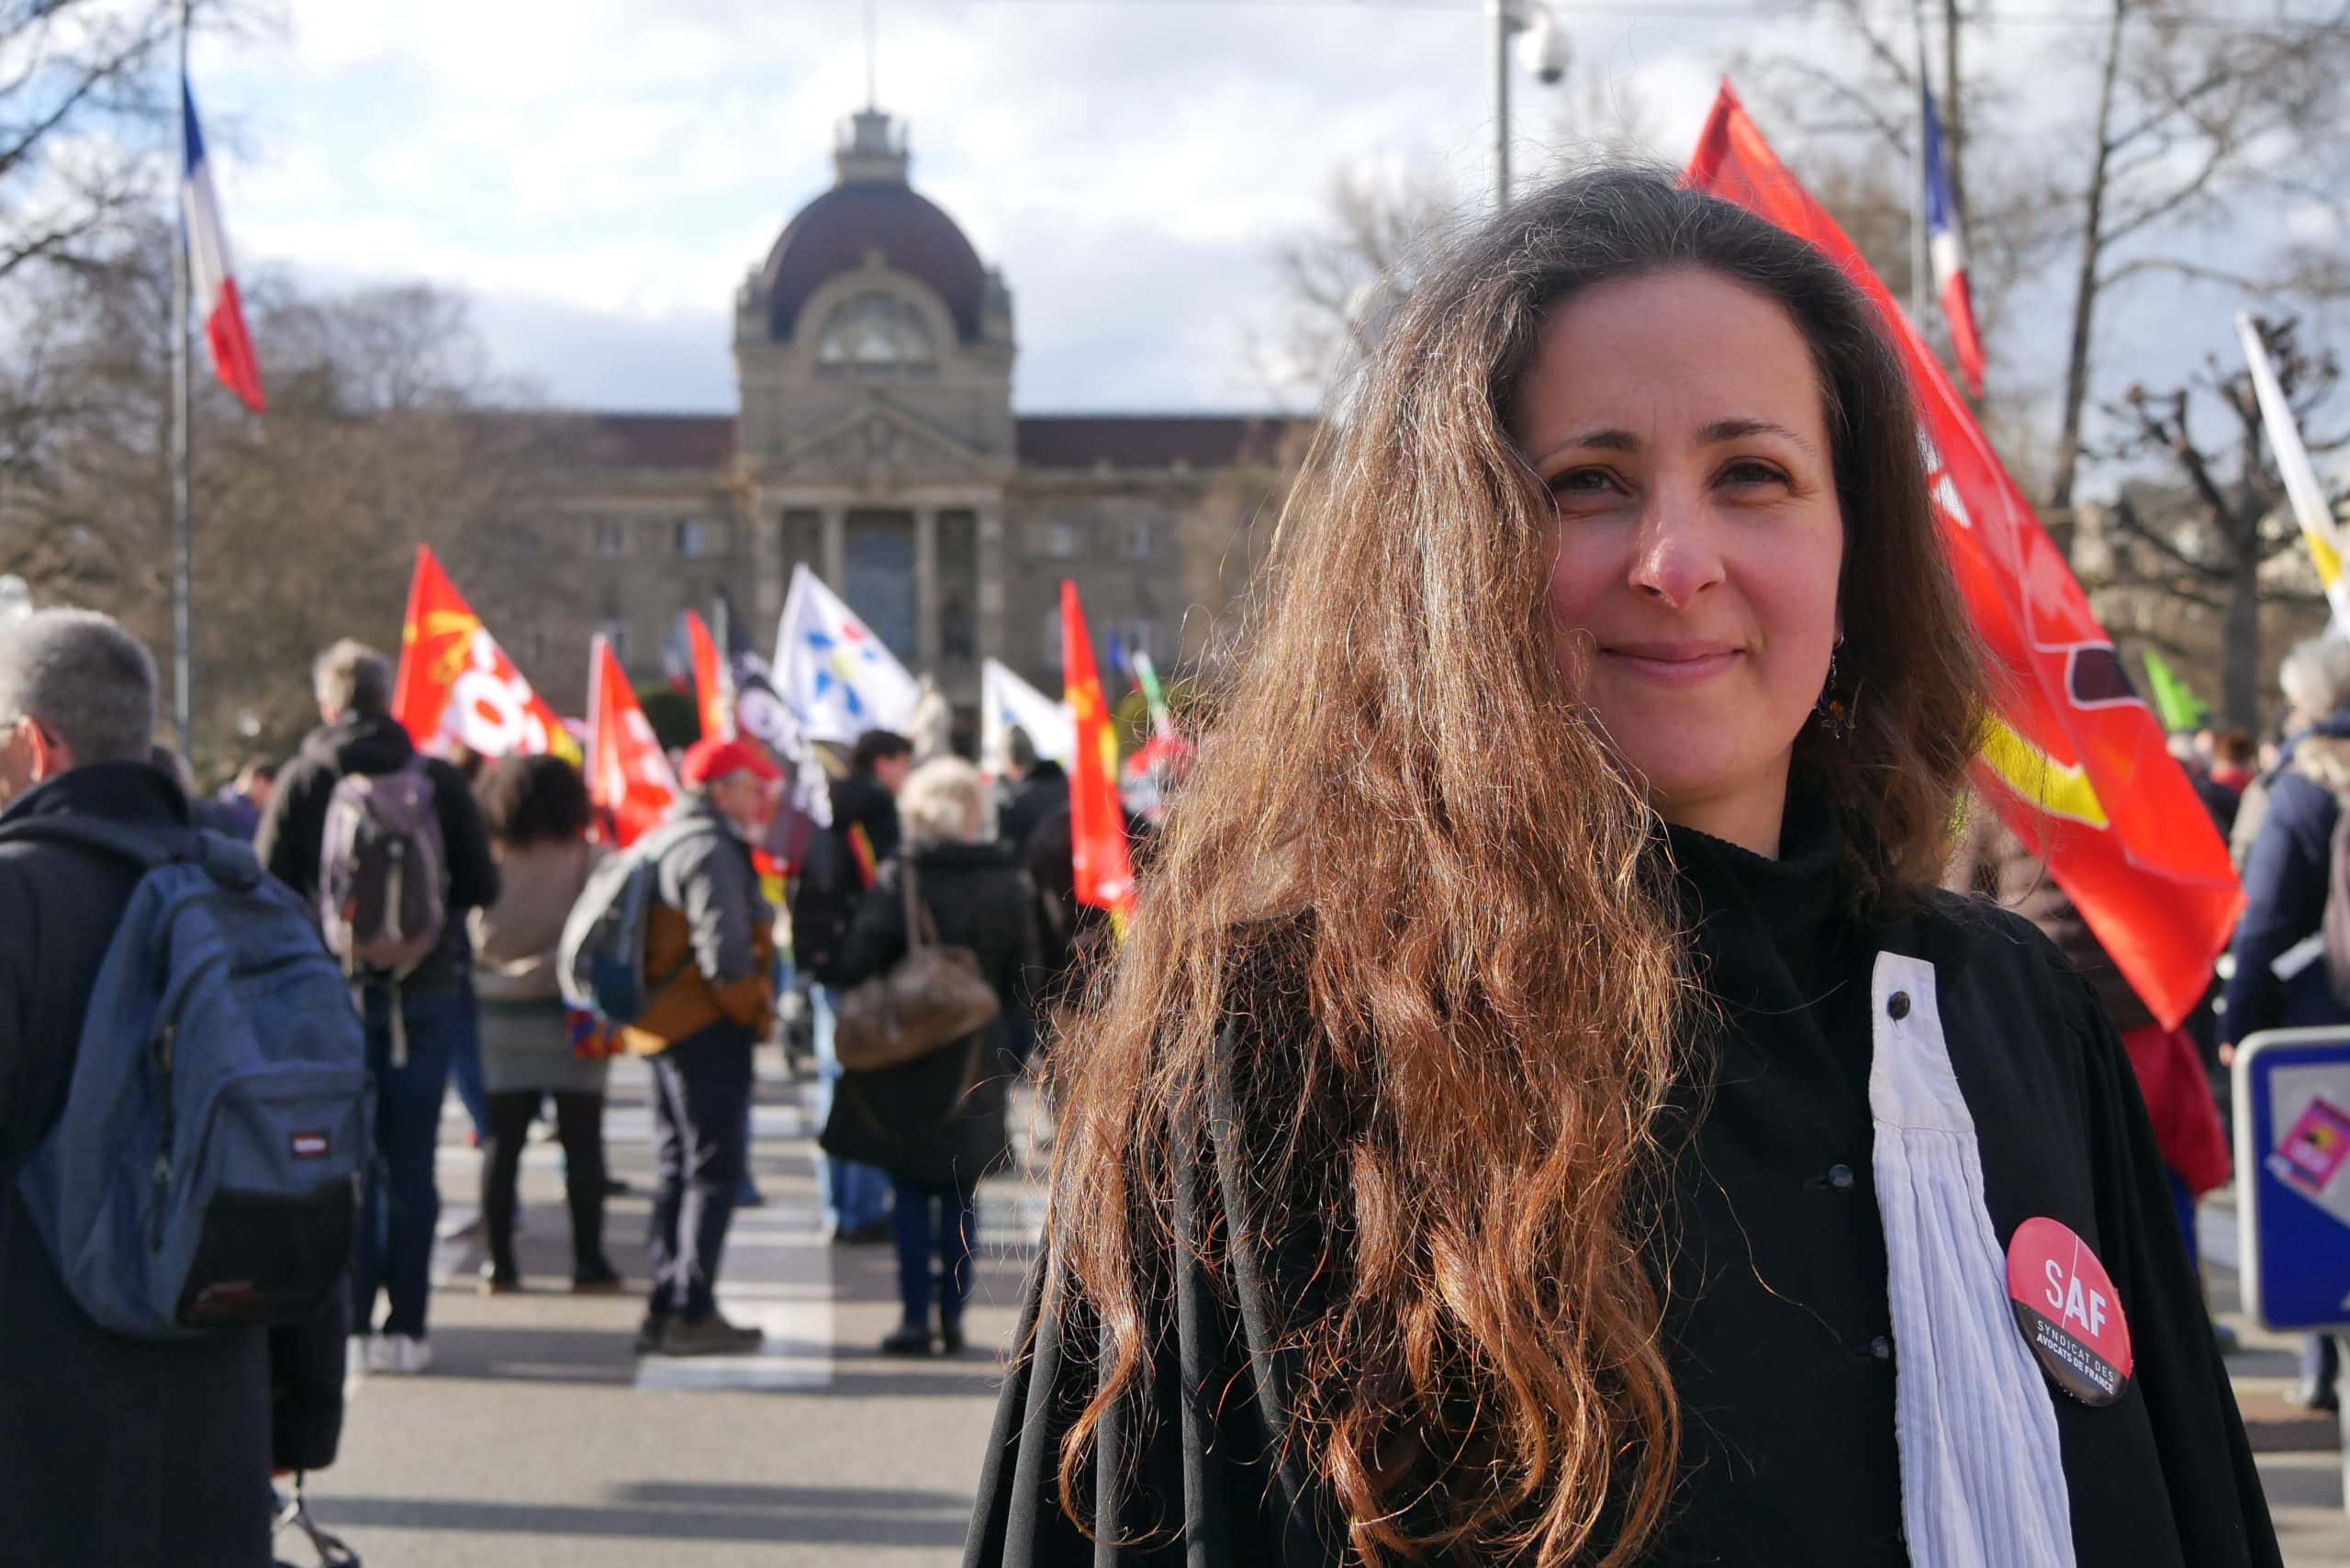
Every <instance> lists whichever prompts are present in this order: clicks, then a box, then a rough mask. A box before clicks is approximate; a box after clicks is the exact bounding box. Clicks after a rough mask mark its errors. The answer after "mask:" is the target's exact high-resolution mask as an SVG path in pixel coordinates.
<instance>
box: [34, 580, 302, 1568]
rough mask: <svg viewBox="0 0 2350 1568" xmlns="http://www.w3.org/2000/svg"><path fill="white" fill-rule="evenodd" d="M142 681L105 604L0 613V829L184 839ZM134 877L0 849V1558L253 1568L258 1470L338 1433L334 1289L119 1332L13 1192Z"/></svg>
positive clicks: (40, 850)
mask: <svg viewBox="0 0 2350 1568" xmlns="http://www.w3.org/2000/svg"><path fill="white" fill-rule="evenodd" d="M154 682H155V677H154V668H153V666H152V664H151V662H150V661H149V658H148V655H147V652H146V650H145V649H144V648H142V647H140V644H138V643H137V642H136V641H135V640H134V639H132V638H131V637H130V636H129V634H127V633H124V632H123V631H122V629H121V628H120V627H118V626H117V625H116V624H115V623H114V622H111V621H108V620H106V618H105V617H103V616H97V615H92V614H88V613H86V612H84V611H79V610H42V611H39V612H37V613H35V614H33V615H31V616H29V617H27V618H24V619H21V620H18V621H16V622H5V623H0V827H6V826H8V825H11V824H14V823H22V822H28V821H30V820H33V819H36V818H39V817H43V816H48V815H51V814H72V815H87V816H91V817H95V818H99V819H103V820H105V821H107V822H111V823H123V824H128V825H135V826H139V827H142V828H151V829H154V830H157V831H159V832H169V831H172V830H174V829H182V830H184V829H186V828H187V827H188V826H189V825H190V818H189V812H188V801H187V798H186V796H185V794H184V793H183V792H182V791H181V790H180V788H179V785H178V783H177V781H176V780H174V779H172V778H168V777H166V776H165V775H164V774H163V773H162V772H160V771H158V770H157V769H156V768H155V767H152V766H151V764H150V762H149V760H148V756H149V753H148V734H149V732H150V730H151V728H152V726H153V724H154V710H155V684H154ZM138 880H139V873H138V871H137V870H136V869H135V868H132V867H131V866H130V865H129V864H128V863H126V862H122V861H118V860H116V859H114V858H113V857H108V856H103V855H98V854H95V853H93V852H91V851H89V850H86V849H84V848H81V847H79V846H65V845H59V844H51V843H36V842H30V841H27V842H18V843H5V842H0V1559H6V1561H8V1562H23V1563H28V1564H31V1563H52V1562H53V1563H72V1564H73V1565H75V1568H167V1565H176V1564H180V1563H194V1562H202V1563H206V1564H208V1565H218V1568H265V1565H266V1564H267V1563H268V1562H270V1561H271V1552H270V1518H271V1495H270V1471H271V1469H272V1468H273V1462H274V1464H275V1465H276V1466H277V1467H279V1468H295V1467H300V1468H304V1469H316V1468H319V1467H322V1466H324V1465H326V1464H328V1463H330V1462H332V1460H333V1458H334V1453H335V1448H336V1444H337V1442H338V1440H339V1439H340V1437H341V1428H342V1376H343V1367H342V1354H343V1336H342V1327H343V1312H342V1303H341V1298H340V1296H339V1295H338V1296H337V1297H336V1298H335V1299H334V1300H331V1301H330V1302H329V1304H328V1305H327V1306H326V1307H325V1309H323V1310H322V1312H321V1313H320V1315H319V1317H318V1319H316V1320H315V1321H314V1322H313V1323H311V1324H310V1325H308V1326H305V1327H296V1328H289V1329H280V1330H274V1331H273V1330H263V1329H246V1330H239V1331H235V1332H224V1333H211V1334H206V1335H203V1336H200V1337H198V1338H189V1339H178V1340H148V1339H134V1338H128V1337H126V1336H123V1335H119V1334H115V1333H112V1332H110V1331H108V1330H106V1329H104V1328H101V1327H99V1326H98V1325H97V1324H95V1322H93V1321H91V1319H90V1318H89V1317H88V1316H86V1315H85V1314H84V1312H83V1311H82V1309H81V1307H80V1306H79V1305H76V1304H75V1302H74V1300H73V1296H72V1295H71V1294H69V1293H68V1291H67V1289H66V1286H65V1283H64V1282H63V1280H62V1279H61V1278H60V1277H59V1275H58V1271H57V1269H56V1266H55V1264H54V1263H53V1262H52V1261H51V1260H50V1256H49V1251H48V1249H47V1248H46V1247H45V1246H44V1245H43V1244H42V1242H41V1240H40V1238H39V1233H38V1232H37V1231H36V1230H35V1229H34V1227H33V1224H32V1220H31V1216H30V1215H28V1214H27V1213H26V1212H25V1210H24V1207H23V1204H22V1203H21V1202H20V1201H19V1199H18V1197H17V1191H16V1172H17V1170H18V1169H19V1168H20V1166H21V1164H22V1162H23V1161H24V1160H25V1159H27V1157H28V1156H29V1155H30V1154H31V1153H32V1152H33V1151H34V1150H35V1149H36V1148H39V1145H40V1144H41V1142H42V1140H43V1139H44V1138H46V1137H48V1136H49V1133H50V1129H51V1128H52V1127H53V1126H55V1125H56V1124H57V1121H58V1119H59V1117H60V1116H61V1115H62V1114H63V1111H64V1108H65V1100H66V1092H67V1089H68V1087H69V1085H70V1084H71V1081H72V1079H73V1066H74V1059H75V1056H76V1053H77V1051H78V1048H79V1046H80V1042H81V1034H82V1021H83V1016H84V1013H85V1012H86V1011H87V1009H88V1006H89V1002H90V996H91V992H92V991H93V989H94V988H95V984H96V981H97V975H98V968H99V965H100V963H101V961H102V960H103V959H104V958H105V957H106V948H107V946H108V944H109V942H110V941H111V940H112V938H113V936H114V932H115V928H116V926H117V924H119V923H120V921H121V918H122V913H123V911H124V909H125V907H126V906H127V905H128V904H129V900H130V893H131V889H132V888H133V887H134V886H135V885H136V884H137V882H138ZM273 1406H274V1409H273Z"/></svg>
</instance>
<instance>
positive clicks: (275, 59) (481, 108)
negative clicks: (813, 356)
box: [195, 0, 1755, 411]
mask: <svg viewBox="0 0 2350 1568" xmlns="http://www.w3.org/2000/svg"><path fill="white" fill-rule="evenodd" d="M1725 9H1729V10H1736V9H1738V7H1736V6H1727V7H1726V6H1722V5H1720V4H1718V3H1715V4H1705V5H1698V4H1689V5H1679V6H1676V5H1671V4H1662V5H1643V4H1639V0H1628V3H1627V4H1623V5H1618V6H1613V7H1607V6H1601V7H1598V8H1597V9H1596V12H1593V11H1585V12H1583V13H1581V14H1578V15H1576V16H1575V17H1574V18H1573V22H1572V27H1573V32H1574V37H1575V44H1576V49H1577V53H1578V58H1579V60H1580V61H1581V62H1582V67H1583V71H1584V72H1585V73H1587V74H1588V75H1589V77H1590V78H1592V79H1595V80H1597V81H1600V82H1603V83H1606V84H1608V85H1609V87H1610V88H1611V89H1612V90H1620V91H1623V92H1627V93H1630V94H1633V95H1637V96H1638V98H1639V101H1640V103H1641V105H1642V106H1643V113H1644V116H1645V118H1646V119H1647V120H1648V122H1649V123H1650V124H1651V127H1652V129H1655V131H1656V132H1657V133H1658V141H1659V144H1660V145H1659V147H1658V151H1659V152H1660V153H1661V154H1663V155H1667V156H1670V157H1672V158H1673V159H1674V160H1676V161H1677V160H1678V159H1679V158H1680V157H1682V156H1684V154H1685V151H1686V149H1687V147H1688V144H1689V143H1690V141H1691V140H1692V139H1693V138H1694V136H1695V132H1696V129H1697V127H1698V125H1699V122H1700V121H1701V119H1702V118H1703V115H1704V110H1705V106H1706V104H1707V99H1708V97H1709V96H1710V94H1711V91H1712V84H1713V82H1714V79H1715V78H1716V76H1717V75H1718V73H1719V72H1720V70H1721V68H1722V65H1723V63H1724V62H1725V61H1726V60H1727V59H1728V58H1729V54H1730V53H1731V51H1732V50H1734V49H1735V47H1736V46H1737V45H1738V43H1739V42H1740V41H1742V40H1743V39H1745V38H1747V37H1749V36H1751V32H1752V29H1753V28H1754V26H1755V24H1753V23H1751V22H1747V23H1743V24H1735V25H1733V24H1730V23H1726V22H1724V21H1722V20H1719V19H1717V18H1712V17H1708V16H1707V15H1706V14H1707V13H1715V12H1719V11H1722V10H1725ZM287 10H288V25H287V27H286V28H285V30H284V32H283V34H282V35H280V36H276V37H269V38H263V39H241V40H238V41H237V42H236V43H235V44H234V45H233V46H231V45H229V44H227V43H207V44H205V45H201V46H199V49H198V51H197V55H196V62H195V73H196V86H197V93H198V101H199V105H200V106H201V107H202V109H203V110H204V112H205V114H206V116H207V118H208V119H210V120H213V121H216V122H218V124H219V125H220V126H221V128H222V129H221V131H220V132H219V133H218V135H217V136H216V138H215V140H218V141H220V142H222V143H223V144H224V145H223V146H222V147H221V148H220V150H219V152H218V157H219V161H220V162H221V165H222V167H221V169H220V171H219V174H218V178H219V181H220V184H221V189H222V200H223V203H224V205H225V206H226V207H227V211H228V216H229V224H230V230H231V234H232V236H233V239H234V242H235V244H236V247H237V251H238V255H239V260H240V263H241V264H243V265H246V266H249V267H251V266H255V265H270V266H280V267H285V268H287V269H289V270H291V271H293V272H294V273H295V274H297V275H298V276H300V277H302V278H304V279H305V280H306V281H309V282H312V283H315V284H319V285H324V286H336V285H342V284H353V283H358V282H362V281H372V280H380V279H394V278H407V277H417V276H422V277H426V278H430V279H432V280H434V281H436V282H440V283H442V284H446V285H450V286H456V287H459V288H461V289H463V290H464V291H465V292H466V293H467V294H468V295H470V296H471V297H472V298H473V300H474V303H475V310H476V320H477V322H478V324H479V326H480V327H481V329H482V330H483V332H484V335H485V336H486V338H487V341H488V342H489V345H490V348H491V351H492V353H493V354H494V355H495V357H496V359H497V361H498V364H499V365H500V367H501V368H502V369H505V370H507V371H509V372H512V373H516V374H519V375H524V376H527V377H529V378H530V379H532V381H534V382H536V383H537V384H538V385H539V386H540V387H541V388H542V389H543V392H544V393H545V394H546V395H547V396H548V397H550V398H552V399H554V401H556V402H560V403H567V404H577V405H594V406H603V407H634V408H645V409H729V408H732V407H733V369H732V364H731V362H730V358H729V354H728V351H727V334H728V331H729V330H730V325H731V314H730V313H731V305H732V299H733V291H734V289H735V287H736V286H738V285H739V284H740V283H741V282H742V280H743V277H744V274H745V272H746V271H747V270H748V269H750V268H751V267H752V266H754V265H755V263H757V262H758V261H759V260H760V259H761V258H762V257H763V256H764V255H765V253H766V252H767V247H768V246H769V244H770V243H771V242H772V241H773V240H774V238H775V235H776V233H777V231H778V230H779V229H780V228H781V227H782V225H783V224H784V222H785V221H786V220H787V219H788V218H789V217H790V216H791V214H792V212H793V211H794V210H796V209H797V208H798V207H800V205H801V204H802V203H804V202H805V201H807V200H808V199H809V198H811V196H815V195H816V194H817V193H818V192H820V191H822V189H823V188H824V187H825V186H826V185H829V184H830V183H831V180H832V167H831V161H830V151H831V148H832V144H833V139H834V126H835V124H836V123H837V122H838V120H839V119H840V118H841V117H842V116H844V115H845V114H846V113H847V112H848V111H850V110H852V109H854V108H856V107H857V106H860V105H861V103H862V102H863V99H864V95H865V72H866V66H865V27H864V7H863V5H862V4H861V0H764V3H758V4H752V3H747V0H745V3H732V0H560V3H556V0H406V3H404V4H402V5H399V6H377V5H353V4H351V3H349V0H291V4H290V5H289V6H288V7H287ZM1480 13H1481V7H1480V6H1479V5H1478V4H1477V0H1416V3H1411V4H1404V5H1396V4H1392V3H1386V0H1367V3H1361V4H1351V5H1349V4H1343V3H1338V4H1333V3H1329V0H1319V3H1306V4H1299V3H1294V0H880V7H879V17H880V20H879V28H878V32H879V38H880V47H879V62H878V76H879V96H880V101H881V106H883V107H884V108H886V109H889V110H890V111H892V112H893V113H896V114H899V115H901V116H902V117H903V118H905V119H906V120H907V121H909V122H910V124H911V131H912V148H913V153H914V164H913V176H914V181H915V184H916V185H917V186H918V187H919V188H921V189H922V190H923V192H924V193H925V194H927V195H929V196H931V197H932V198H933V199H934V200H936V201H938V202H939V203H940V204H941V205H942V206H944V207H946V210H947V211H948V212H949V213H951V214H952V215H953V216H954V217H955V218H957V220H958V221H959V222H961V224H962V225H963V227H964V229H965V230H966V231H967V232H968V233H969V235H970V236H971V239H972V241H974V243H975V244H977V246H978V247H979V252H980V254H981V255H982V256H983V257H985V258H986V259H987V260H988V261H989V262H990V263H993V264H995V265H998V266H1001V267H1002V269H1003V271H1004V274H1005V275H1006V277H1007V278H1008V280H1009V281H1010V283H1011V285H1012V287H1013V295H1014V306H1015V309H1016V312H1017V315H1016V325H1017V329H1018V331H1019V335H1020V343H1021V353H1020V361H1019V370H1018V382H1017V387H1016V398H1017V401H1018V403H1019V405H1020V406H1021V407H1022V408H1023V409H1028V410H1032V411H1035V410H1046V409H1211V408H1225V407H1240V406H1249V405H1258V404H1261V403H1262V402H1264V401H1265V398H1266V396H1267V394H1266V392H1265V391H1264V389H1263V386H1262V382H1261V378H1260V377H1259V375H1257V374H1256V373H1254V372H1252V370H1251V369H1250V368H1249V356H1248V353H1247V345H1248V341H1249V332H1250V330H1251V328H1252V326H1255V325H1259V324H1261V323H1262V322H1263V320H1264V319H1266V317H1267V314H1268V305H1267V300H1268V296H1269V290H1270V275H1271V269H1270V262H1269V258H1270V254H1271V252H1272V251H1273V249H1274V247H1275V246H1276V245H1277V243H1278V242H1279V241H1280V239H1281V236H1282V235H1284V234H1285V233H1289V232H1292V231H1294V230H1297V229H1299V228H1300V227H1301V226H1305V225H1310V224H1311V223H1312V222H1313V221H1314V219H1315V215H1316V213H1317V211H1318V210H1319V207H1320V203H1321V201H1322V198H1323V196H1324V195H1325V193H1326V190H1327V188H1328V186H1329V184H1330V181H1331V179H1332V177H1333V175H1334V174H1335V173H1336V172H1337V170H1339V169H1341V168H1344V167H1349V166H1363V165H1374V166H1379V167H1382V168H1386V169H1391V170H1401V169H1404V168H1406V167H1420V168H1427V169H1431V170H1435V171H1438V172H1440V173H1441V174H1443V175H1444V176H1445V177H1447V178H1449V179H1451V180H1452V181H1454V182H1455V183H1456V184H1457V185H1458V186H1459V188H1460V190H1461V191H1462V192H1463V194H1464V197H1467V196H1471V195H1472V194H1473V193H1474V192H1475V191H1477V190H1478V189H1480V188H1481V187H1482V182H1483V179H1484V177H1485V176H1484V168H1485V159H1486V147H1487V145H1488V140H1489V138H1490V134H1491V129H1490V128H1491V125H1492V118H1491V116H1492V110H1491V106H1490V98H1489V94H1490V87H1489V83H1488V71H1487V64H1486V53H1485V50H1486V41H1485V25H1484V24H1483V21H1482V20H1481V15H1480ZM1660 13H1662V15H1660ZM1519 92H1520V103H1521V106H1522V110H1523V112H1522V113H1521V114H1520V115H1519V117H1518V123H1519V127H1520V129H1521V130H1522V131H1523V132H1524V133H1525V135H1526V137H1527V140H1528V145H1527V148H1526V149H1525V151H1526V153H1527V155H1529V156H1530V155H1533V154H1536V153H1539V151H1540V147H1539V142H1541V141H1542V140H1545V139H1548V138H1550V137H1553V136H1554V135H1555V134H1556V120H1557V117H1558V114H1559V112H1560V107H1561V103H1562V102H1563V99H1561V97H1560V96H1559V95H1544V94H1542V93H1541V92H1540V90H1539V89H1538V88H1536V86H1535V85H1534V84H1533V83H1532V81H1531V79H1530V78H1527V77H1521V78H1520V81H1519Z"/></svg>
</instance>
